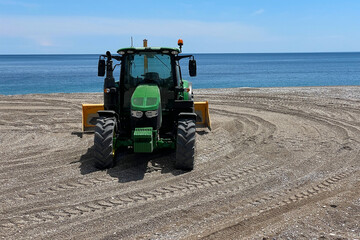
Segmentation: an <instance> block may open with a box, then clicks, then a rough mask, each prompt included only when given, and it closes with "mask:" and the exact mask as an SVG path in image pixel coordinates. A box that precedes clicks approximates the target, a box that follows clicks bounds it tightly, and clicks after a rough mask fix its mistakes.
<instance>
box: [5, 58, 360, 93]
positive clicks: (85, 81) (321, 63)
mask: <svg viewBox="0 0 360 240" xmlns="http://www.w3.org/2000/svg"><path fill="white" fill-rule="evenodd" d="M194 56H195V59H196V62H197V76H196V77H190V76H189V74H188V61H187V59H182V60H181V67H182V75H183V79H186V80H190V81H191V82H192V83H193V87H194V88H235V87H255V88H259V87H301V86H344V85H360V52H346V53H230V54H194ZM98 59H99V54H67V55H0V94H2V95H15V94H31V93H74V92H102V87H103V77H98V76H97V64H98ZM119 69H120V66H116V68H115V73H114V76H115V78H118V77H119Z"/></svg>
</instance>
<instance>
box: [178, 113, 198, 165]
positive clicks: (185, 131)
mask: <svg viewBox="0 0 360 240" xmlns="http://www.w3.org/2000/svg"><path fill="white" fill-rule="evenodd" d="M195 133H196V128H195V120H193V119H180V120H179V121H178V127H177V136H176V163H175V168H177V169H182V170H193V169H194V158H195Z"/></svg>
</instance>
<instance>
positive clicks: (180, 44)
mask: <svg viewBox="0 0 360 240" xmlns="http://www.w3.org/2000/svg"><path fill="white" fill-rule="evenodd" d="M178 45H179V47H180V52H181V48H182V46H183V45H184V42H183V40H182V39H179V40H178Z"/></svg>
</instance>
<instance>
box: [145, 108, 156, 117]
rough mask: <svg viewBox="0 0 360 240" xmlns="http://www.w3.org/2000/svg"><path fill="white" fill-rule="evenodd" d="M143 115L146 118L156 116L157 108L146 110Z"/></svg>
mask: <svg viewBox="0 0 360 240" xmlns="http://www.w3.org/2000/svg"><path fill="white" fill-rule="evenodd" d="M145 115H146V117H147V118H153V117H157V115H159V114H158V111H157V110H154V111H146V112H145Z"/></svg>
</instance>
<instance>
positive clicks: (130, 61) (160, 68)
mask: <svg viewBox="0 0 360 240" xmlns="http://www.w3.org/2000/svg"><path fill="white" fill-rule="evenodd" d="M124 62H125V66H124V67H125V69H124V70H125V72H124V85H125V88H127V89H130V88H134V87H136V86H137V85H139V84H141V83H155V84H157V85H159V87H167V88H168V87H171V86H172V85H173V77H172V76H173V74H172V66H171V56H170V55H167V54H161V53H153V52H143V53H137V54H131V55H130V54H129V55H127V56H126V57H125V61H124Z"/></svg>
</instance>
